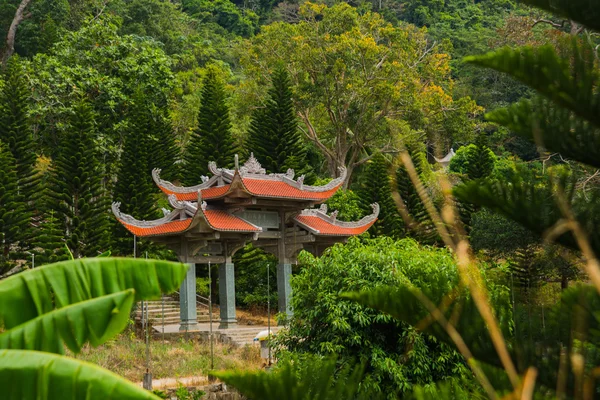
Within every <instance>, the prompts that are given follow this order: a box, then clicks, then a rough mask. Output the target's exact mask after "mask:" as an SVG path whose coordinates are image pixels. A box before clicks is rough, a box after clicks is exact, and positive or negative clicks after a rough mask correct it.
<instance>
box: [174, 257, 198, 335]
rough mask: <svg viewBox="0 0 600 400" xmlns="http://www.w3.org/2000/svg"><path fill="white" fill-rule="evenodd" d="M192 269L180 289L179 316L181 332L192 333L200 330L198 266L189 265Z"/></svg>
mask: <svg viewBox="0 0 600 400" xmlns="http://www.w3.org/2000/svg"><path fill="white" fill-rule="evenodd" d="M189 265H190V268H189V269H188V271H187V275H186V277H185V279H184V280H183V283H182V284H181V288H180V289H179V316H180V319H181V325H179V330H180V331H191V330H194V329H198V318H197V315H196V264H193V263H192V264H189Z"/></svg>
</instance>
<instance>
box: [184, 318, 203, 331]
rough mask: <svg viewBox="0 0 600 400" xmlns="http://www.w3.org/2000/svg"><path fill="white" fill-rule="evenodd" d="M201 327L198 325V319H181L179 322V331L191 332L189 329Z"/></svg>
mask: <svg viewBox="0 0 600 400" xmlns="http://www.w3.org/2000/svg"><path fill="white" fill-rule="evenodd" d="M199 329H200V327H199V326H198V321H195V320H193V321H181V322H180V323H179V332H189V331H197V330H199Z"/></svg>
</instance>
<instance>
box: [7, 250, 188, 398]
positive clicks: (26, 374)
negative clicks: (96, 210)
mask: <svg viewBox="0 0 600 400" xmlns="http://www.w3.org/2000/svg"><path fill="white" fill-rule="evenodd" d="M187 268H188V267H187V266H186V265H184V264H179V263H172V262H166V261H156V260H134V259H126V258H107V257H102V258H93V259H91V258H90V259H78V260H70V261H64V262H60V263H56V264H49V265H45V266H43V267H40V268H36V269H31V270H28V271H26V272H23V273H20V274H17V275H14V276H11V277H9V278H7V279H4V280H2V281H0V326H2V327H3V328H4V329H5V330H6V331H5V332H3V333H2V334H0V349H7V350H4V351H0V387H3V388H9V389H7V391H5V392H4V393H3V395H5V396H8V397H6V398H8V399H15V400H16V399H49V400H50V399H62V398H67V397H68V398H78V399H79V398H81V399H115V400H116V399H119V400H121V399H156V398H157V397H155V396H154V395H152V394H150V393H149V392H146V391H144V390H142V389H140V388H138V387H137V386H136V385H134V384H133V383H131V382H129V381H127V380H125V379H123V378H120V377H118V376H116V375H114V374H112V373H111V372H108V371H105V370H103V369H101V368H98V367H97V366H93V365H90V364H86V363H83V362H81V361H78V360H72V359H69V358H66V357H60V356H55V355H51V354H48V353H44V352H52V353H63V352H64V348H65V346H66V347H68V348H69V349H70V350H71V351H73V352H75V353H77V352H79V351H80V350H81V348H82V346H83V345H84V344H85V343H88V342H89V343H90V344H91V345H92V346H98V345H100V344H103V343H105V342H106V341H107V340H109V339H111V338H113V337H114V336H116V335H117V334H118V333H120V332H121V331H122V330H123V329H124V328H125V327H126V326H127V323H128V320H129V315H130V313H131V308H132V306H133V303H134V301H136V300H142V299H143V300H146V299H153V298H157V297H159V296H160V295H161V293H163V292H167V293H169V292H173V291H175V290H176V289H177V288H178V287H179V285H180V284H181V282H182V281H183V279H184V278H185V275H186V271H187ZM23 350H27V351H23ZM32 350H35V351H32ZM3 398H5V397H3Z"/></svg>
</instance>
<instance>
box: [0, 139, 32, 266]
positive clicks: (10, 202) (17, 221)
mask: <svg viewBox="0 0 600 400" xmlns="http://www.w3.org/2000/svg"><path fill="white" fill-rule="evenodd" d="M17 182H18V180H17V173H16V168H15V161H14V159H13V157H12V154H11V152H10V150H9V148H8V146H6V145H5V144H4V143H2V142H0V245H1V246H2V247H1V249H2V250H1V253H0V274H2V273H4V272H6V271H7V270H8V269H10V268H11V267H12V263H11V260H13V259H14V258H15V253H16V251H17V250H18V247H19V242H20V241H21V240H22V239H23V238H24V233H25V232H26V231H27V229H28V225H29V219H30V217H31V215H30V214H28V213H27V211H26V209H25V203H24V202H23V197H22V196H21V195H20V194H19V188H18V184H17Z"/></svg>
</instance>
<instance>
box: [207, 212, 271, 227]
mask: <svg viewBox="0 0 600 400" xmlns="http://www.w3.org/2000/svg"><path fill="white" fill-rule="evenodd" d="M204 216H205V217H206V220H207V221H208V223H209V224H210V226H211V228H213V229H214V230H217V231H235V232H259V231H260V228H259V227H257V226H255V225H252V224H250V223H248V222H247V221H245V220H243V219H241V218H239V217H236V216H235V215H231V214H229V213H227V212H225V211H221V210H204Z"/></svg>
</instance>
